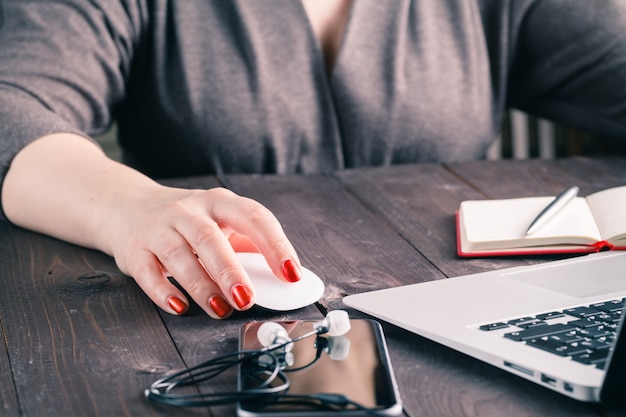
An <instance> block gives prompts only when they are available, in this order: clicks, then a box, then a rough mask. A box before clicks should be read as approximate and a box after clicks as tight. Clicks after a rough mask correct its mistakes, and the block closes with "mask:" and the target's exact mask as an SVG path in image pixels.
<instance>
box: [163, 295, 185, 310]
mask: <svg viewBox="0 0 626 417" xmlns="http://www.w3.org/2000/svg"><path fill="white" fill-rule="evenodd" d="M167 304H168V305H169V306H170V307H171V308H172V310H174V311H175V312H176V313H177V314H183V313H184V312H185V310H187V304H185V302H184V301H183V300H181V299H180V298H178V297H175V296H173V295H172V296H171V297H170V298H168V299H167Z"/></svg>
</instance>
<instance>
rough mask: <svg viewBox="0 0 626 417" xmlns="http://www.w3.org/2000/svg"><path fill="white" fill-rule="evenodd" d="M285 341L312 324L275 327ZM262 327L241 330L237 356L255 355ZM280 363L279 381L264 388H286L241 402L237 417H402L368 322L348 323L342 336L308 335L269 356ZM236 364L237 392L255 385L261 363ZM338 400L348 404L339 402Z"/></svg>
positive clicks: (379, 342)
mask: <svg viewBox="0 0 626 417" xmlns="http://www.w3.org/2000/svg"><path fill="white" fill-rule="evenodd" d="M276 323H278V324H280V325H281V326H282V327H283V328H284V329H285V330H286V332H287V334H288V336H289V338H290V339H296V338H298V337H301V336H303V335H306V334H308V333H311V332H312V331H313V323H314V322H313V321H307V320H297V321H278V322H276ZM262 324H263V323H262V322H251V323H248V324H246V325H244V326H243V327H242V328H241V332H240V338H239V347H240V349H241V350H244V351H246V350H260V349H262V348H263V346H261V343H260V342H259V340H258V337H257V335H258V333H259V327H260V326H261V325H262ZM274 354H275V356H278V357H279V359H280V362H281V365H280V375H279V376H278V377H277V378H275V380H272V382H269V383H268V386H269V387H274V386H278V385H280V384H284V383H285V382H286V383H287V384H288V386H289V388H288V389H287V390H286V391H284V392H282V393H280V394H276V395H263V396H254V397H252V398H248V399H242V400H241V401H240V402H239V403H238V405H237V413H238V416H240V417H286V416H294V417H296V416H302V417H303V416H307V417H313V416H330V415H337V414H341V415H346V416H361V415H363V416H365V415H372V414H374V415H381V416H396V415H399V414H400V413H401V412H402V405H401V402H400V397H399V394H398V389H397V384H396V381H395V378H394V375H393V370H392V367H391V363H390V361H389V354H388V352H387V345H386V343H385V338H384V335H383V331H382V328H381V326H380V324H379V323H378V322H376V321H374V320H367V319H354V320H350V330H349V331H348V332H347V333H346V334H345V335H343V336H326V335H324V334H321V335H312V336H310V337H306V338H304V339H302V340H299V341H296V342H294V343H293V344H292V345H291V346H290V347H289V348H288V349H287V351H285V350H278V351H276V352H274ZM255 360H257V362H256V363H255V362H254V361H252V362H249V363H247V364H242V365H241V366H240V367H239V371H238V388H239V390H240V391H241V390H251V389H255V388H257V387H259V384H261V382H260V380H261V379H262V378H260V377H259V375H260V374H264V376H263V377H265V376H267V374H269V373H270V371H267V370H263V366H264V365H263V363H264V362H267V358H265V359H264V358H263V355H260V356H259V358H257V359H255ZM342 399H349V400H350V401H348V402H343V401H342Z"/></svg>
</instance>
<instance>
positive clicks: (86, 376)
mask: <svg viewBox="0 0 626 417" xmlns="http://www.w3.org/2000/svg"><path fill="white" fill-rule="evenodd" d="M0 236H1V239H0V248H1V250H2V254H3V268H4V273H3V277H2V280H3V289H2V293H1V295H0V305H2V312H1V314H2V323H3V326H4V330H5V332H6V343H7V350H8V354H9V358H10V361H11V372H12V375H13V381H14V384H15V390H16V392H17V396H18V398H19V399H20V403H19V409H20V412H21V415H23V416H43V415H45V416H63V417H67V416H86V415H115V416H135V415H142V416H143V415H146V416H158V415H187V414H185V413H183V412H178V413H172V412H171V410H159V409H158V408H155V407H152V406H151V405H150V404H147V402H146V401H145V400H144V398H143V390H144V388H145V387H147V386H148V385H149V383H150V382H152V380H153V379H155V378H156V377H157V376H158V375H160V374H162V373H163V372H164V371H167V370H169V369H171V368H172V367H175V366H180V365H179V364H180V362H181V361H180V358H179V356H178V352H177V351H176V347H175V346H174V344H173V343H172V342H171V340H170V338H169V336H168V334H167V332H166V331H165V329H164V328H163V326H162V324H161V320H160V319H159V316H158V314H157V313H156V310H155V308H154V306H153V305H152V304H151V303H150V302H149V300H148V299H147V297H146V296H144V295H143V293H141V291H140V290H139V289H138V287H137V286H136V285H135V283H134V281H132V280H131V279H130V278H128V277H125V276H123V275H122V274H121V273H120V272H119V271H118V270H117V268H116V267H115V264H114V263H113V261H112V260H111V259H110V258H109V257H107V256H105V255H103V254H101V253H98V252H95V251H90V250H85V249H80V248H77V247H74V246H72V245H69V244H65V243H62V242H59V241H56V240H54V239H50V238H47V237H44V236H40V235H37V234H34V233H30V232H26V231H22V230H19V229H17V228H13V227H11V226H8V225H6V224H1V225H0ZM17 242H19V245H17V244H16V243H17Z"/></svg>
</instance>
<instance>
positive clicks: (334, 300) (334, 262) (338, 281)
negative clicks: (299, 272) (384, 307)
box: [229, 176, 443, 309]
mask: <svg viewBox="0 0 626 417" xmlns="http://www.w3.org/2000/svg"><path fill="white" fill-rule="evenodd" d="M229 180H230V182H231V184H232V185H233V187H234V189H235V190H236V191H237V192H239V193H241V194H242V195H245V196H249V197H252V198H254V199H256V200H258V201H260V202H262V203H263V204H264V205H265V206H266V207H268V208H269V209H270V210H272V211H273V212H274V214H275V215H276V217H277V218H278V219H279V221H280V222H281V223H282V225H283V228H284V230H285V232H286V233H287V235H288V236H289V238H290V240H291V241H292V243H293V244H294V246H295V247H296V249H297V250H298V253H299V256H300V258H301V261H302V263H303V265H305V266H307V267H309V268H310V269H311V270H313V271H314V272H315V273H317V274H318V275H319V276H320V277H321V278H322V279H323V280H324V282H325V283H326V292H325V295H324V299H323V302H322V304H323V305H324V306H325V307H326V308H328V309H336V308H345V306H344V305H343V303H342V302H341V299H342V298H343V296H345V295H347V294H352V293H356V292H362V291H366V290H374V289H378V288H384V287H390V286H395V285H400V284H408V283H412V282H421V281H428V280H433V279H437V278H442V277H443V275H442V274H441V273H440V272H439V271H437V270H436V269H435V268H433V267H432V264H431V263H430V262H429V261H428V260H427V259H426V258H424V257H423V256H422V255H420V254H419V253H417V252H415V250H414V249H413V248H412V247H411V245H409V244H408V243H407V242H406V241H405V240H404V239H403V238H402V237H401V236H399V235H398V234H397V233H395V232H394V231H393V230H391V229H389V228H388V227H387V226H386V225H385V224H384V223H382V222H381V221H380V218H378V217H377V216H376V215H375V214H374V213H372V212H371V211H370V210H368V209H367V208H366V207H364V206H363V205H362V204H361V203H360V202H359V201H358V200H357V199H356V198H354V196H353V195H351V194H350V193H349V192H347V191H346V190H345V188H344V187H343V186H342V185H341V184H340V183H339V182H338V181H337V180H336V178H333V177H327V176H298V177H282V176H267V177H259V176H255V177H249V176H245V177H231V178H229Z"/></svg>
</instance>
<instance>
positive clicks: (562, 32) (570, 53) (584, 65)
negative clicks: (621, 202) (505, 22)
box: [509, 0, 626, 139]
mask: <svg viewBox="0 0 626 417" xmlns="http://www.w3.org/2000/svg"><path fill="white" fill-rule="evenodd" d="M523 3H525V6H524V7H526V5H528V4H530V7H528V8H527V9H526V10H525V13H523V15H521V17H522V18H521V19H519V18H520V15H519V14H518V15H517V18H518V19H519V20H518V21H517V24H516V25H515V26H517V33H516V36H517V42H516V48H515V50H514V51H513V53H514V54H513V66H512V70H511V73H510V77H509V104H510V105H511V106H512V107H517V108H520V109H522V110H525V111H527V112H529V113H532V114H536V115H539V116H542V117H546V118H549V119H552V120H555V121H557V122H560V123H562V124H564V125H567V126H571V127H575V128H579V129H582V130H586V131H588V132H591V133H593V134H596V135H600V136H604V137H607V138H619V139H626V25H625V24H624V22H626V2H625V1H623V0H606V1H602V2H588V1H574V2H572V1H567V0H538V1H533V2H523ZM518 4H519V3H518Z"/></svg>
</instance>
